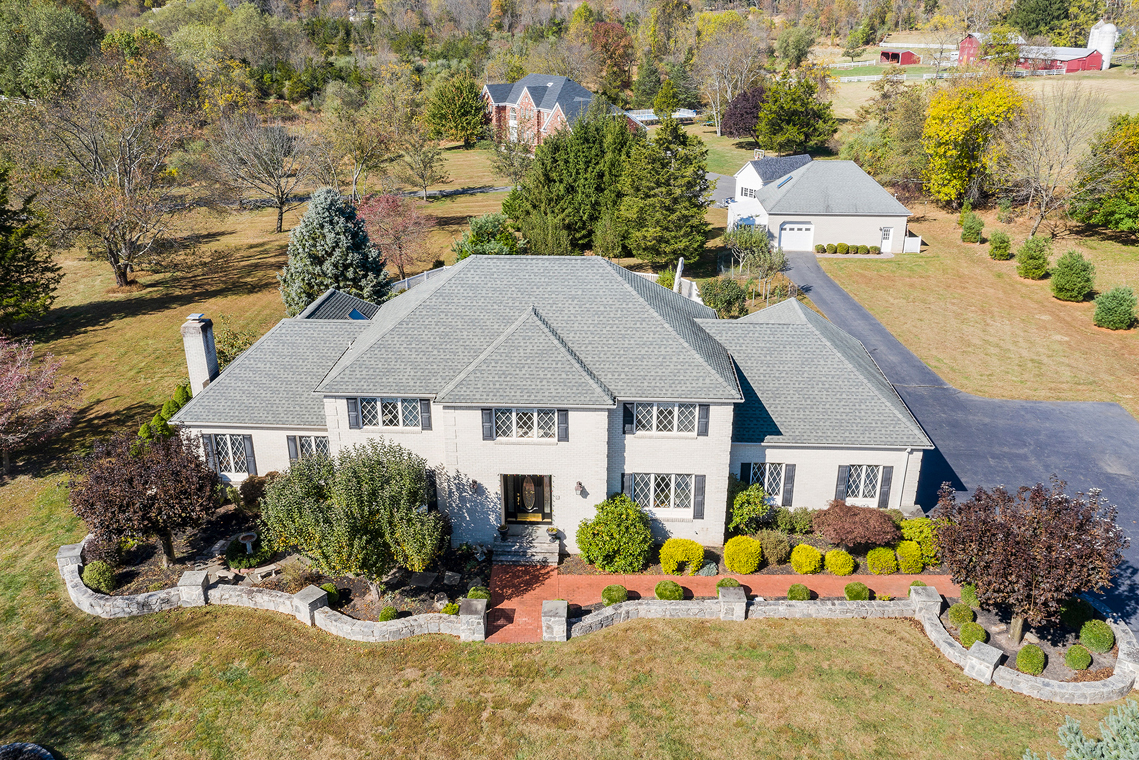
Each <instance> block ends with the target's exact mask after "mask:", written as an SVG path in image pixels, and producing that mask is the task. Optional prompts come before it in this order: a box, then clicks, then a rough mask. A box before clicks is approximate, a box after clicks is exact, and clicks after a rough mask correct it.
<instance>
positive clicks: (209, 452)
mask: <svg viewBox="0 0 1139 760" xmlns="http://www.w3.org/2000/svg"><path fill="white" fill-rule="evenodd" d="M202 444H203V445H205V447H206V464H207V465H209V466H210V468H211V469H213V471H214V472H221V470H219V469H218V458H217V454H216V453H215V452H216V451H217V449H215V448H214V437H213V436H212V435H203V436H202Z"/></svg>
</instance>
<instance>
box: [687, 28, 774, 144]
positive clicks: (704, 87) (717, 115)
mask: <svg viewBox="0 0 1139 760" xmlns="http://www.w3.org/2000/svg"><path fill="white" fill-rule="evenodd" d="M762 48H763V45H762V44H761V42H760V40H758V39H756V38H755V37H754V36H753V35H751V34H749V33H746V32H739V31H735V30H723V31H719V32H716V33H714V34H712V35H711V36H710V37H709V38H708V39H707V40H705V41H704V42H702V43H701V45H700V48H699V49H698V50H697V52H696V60H695V67H694V74H695V77H696V80H697V81H698V82H699V83H700V92H701V94H702V95H703V96H704V98H705V99H706V100H707V101H708V105H709V106H710V107H711V109H712V120H713V121H714V122H715V124H716V135H717V136H718V135H719V134H720V121H721V120H722V118H723V115H724V110H725V109H726V108H727V107H728V104H729V103H731V102H732V99H733V98H735V97H736V96H737V95H739V94H740V93H741V92H744V91H746V90H748V89H750V88H751V87H752V85H754V84H755V82H756V81H757V80H758V79H759V77H760V75H761V74H762V65H761V64H762V60H761V57H760V55H761V54H760V50H761V49H762Z"/></svg>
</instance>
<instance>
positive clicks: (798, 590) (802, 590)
mask: <svg viewBox="0 0 1139 760" xmlns="http://www.w3.org/2000/svg"><path fill="white" fill-rule="evenodd" d="M810 599H811V590H810V589H809V588H807V587H806V586H804V585H803V584H802V583H796V584H794V585H793V586H791V588H789V589H787V600H788V601H791V602H807V601H810Z"/></svg>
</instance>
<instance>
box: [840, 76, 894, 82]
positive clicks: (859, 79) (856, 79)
mask: <svg viewBox="0 0 1139 760" xmlns="http://www.w3.org/2000/svg"><path fill="white" fill-rule="evenodd" d="M885 77H886V75H885V74H872V75H870V76H865V77H839V78H838V81H840V82H877V81H878V80H879V79H884V78H885ZM906 78H907V77H906V75H905V74H894V75H893V76H891V77H890V79H893V80H894V81H895V82H904V81H906Z"/></svg>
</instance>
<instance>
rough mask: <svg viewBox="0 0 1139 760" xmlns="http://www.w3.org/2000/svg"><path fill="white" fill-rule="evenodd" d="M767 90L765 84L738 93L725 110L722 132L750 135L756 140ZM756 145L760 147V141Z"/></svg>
mask: <svg viewBox="0 0 1139 760" xmlns="http://www.w3.org/2000/svg"><path fill="white" fill-rule="evenodd" d="M765 92H766V90H765V89H764V87H763V85H756V86H755V87H752V88H751V89H750V90H744V91H743V92H741V93H739V94H738V95H736V96H735V97H734V98H733V99H732V102H730V103H728V107H727V109H725V110H724V118H723V119H722V120H721V122H720V134H722V135H724V136H725V137H750V138H752V139H753V140H754V139H755V125H756V124H757V123H759V109H760V108H762V107H763V102H764V93H765ZM756 147H759V144H758V143H756Z"/></svg>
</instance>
